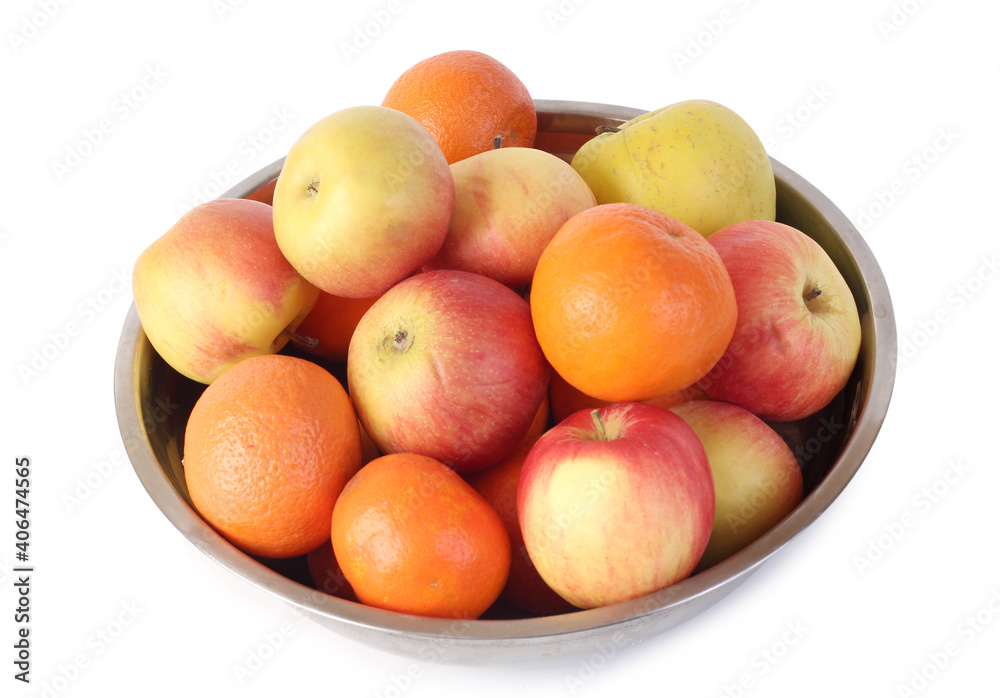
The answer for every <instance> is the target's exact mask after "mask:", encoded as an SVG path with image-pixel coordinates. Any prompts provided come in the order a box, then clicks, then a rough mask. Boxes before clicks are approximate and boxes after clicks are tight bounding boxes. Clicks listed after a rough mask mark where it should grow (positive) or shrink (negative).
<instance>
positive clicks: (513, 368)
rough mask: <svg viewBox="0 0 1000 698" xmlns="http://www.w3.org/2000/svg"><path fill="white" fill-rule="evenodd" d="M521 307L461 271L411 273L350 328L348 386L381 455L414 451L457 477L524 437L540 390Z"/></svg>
mask: <svg viewBox="0 0 1000 698" xmlns="http://www.w3.org/2000/svg"><path fill="white" fill-rule="evenodd" d="M548 373H549V368H548V364H547V363H546V362H545V357H544V356H542V350H541V349H539V347H538V342H537V341H536V340H535V333H534V330H533V329H532V325H531V311H530V309H529V308H528V304H527V303H526V302H525V301H524V299H522V298H521V297H520V296H518V295H517V294H516V293H515V292H514V291H512V290H511V289H509V288H507V287H506V286H504V285H503V284H501V283H500V282H499V281H494V280H493V279H490V278H487V277H485V276H480V275H479V274H471V273H469V272H465V271H450V270H440V271H429V272H424V273H422V274H416V275H415V276H412V277H410V278H408V279H406V280H404V281H401V282H400V283H399V284H397V285H396V286H394V287H393V288H391V289H389V291H387V292H386V293H385V295H383V296H382V297H381V298H379V300H378V301H377V302H376V303H375V305H373V306H372V307H371V309H370V310H369V311H368V312H367V313H365V316H364V317H363V318H361V322H360V323H358V327H357V329H356V330H355V331H354V336H353V337H352V338H351V346H350V349H349V351H348V356H347V380H348V386H349V390H350V393H351V397H352V398H353V400H354V404H355V406H356V407H357V410H358V416H359V417H360V419H361V423H362V425H364V428H365V431H367V432H368V434H369V435H370V436H371V437H372V440H373V441H374V442H375V443H376V445H377V446H378V448H379V450H380V451H382V452H383V453H420V454H423V455H425V456H430V457H432V458H436V459H437V460H440V461H442V462H444V463H446V464H448V465H449V466H451V467H452V468H454V469H455V470H457V471H458V472H461V473H466V472H472V471H474V470H479V469H482V468H486V467H489V466H491V465H493V464H494V463H497V462H498V461H500V460H501V459H502V458H504V457H506V456H507V455H508V454H509V453H510V452H511V451H513V450H514V448H515V447H516V446H517V444H518V443H520V441H521V439H523V438H524V436H525V434H527V433H528V429H529V427H530V425H531V423H532V421H533V420H534V418H535V416H536V414H537V413H538V409H539V405H540V404H541V402H542V399H543V398H544V396H545V391H546V388H547V387H548Z"/></svg>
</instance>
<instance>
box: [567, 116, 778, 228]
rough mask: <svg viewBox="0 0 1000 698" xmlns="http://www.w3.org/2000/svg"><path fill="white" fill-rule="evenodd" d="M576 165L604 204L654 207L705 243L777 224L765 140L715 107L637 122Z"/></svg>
mask: <svg viewBox="0 0 1000 698" xmlns="http://www.w3.org/2000/svg"><path fill="white" fill-rule="evenodd" d="M572 165H573V168H574V169H575V170H576V171H577V172H579V173H580V175H581V176H582V177H583V179H584V180H585V181H586V182H587V184H588V185H590V188H591V189H592V190H593V192H594V195H595V196H596V198H597V203H598V204H608V203H633V204H642V205H644V206H649V207H651V208H655V209H658V210H660V211H662V212H663V213H665V214H667V215H668V216H671V217H673V218H676V219H678V220H680V221H681V222H683V223H686V224H687V225H689V226H691V227H692V228H694V229H695V230H697V231H698V232H699V233H701V234H702V235H705V236H708V235H710V234H712V233H714V232H715V231H716V230H718V229H719V228H723V227H725V226H727V225H729V224H731V223H736V222H738V221H743V220H750V219H757V220H774V218H775V185H774V172H773V170H772V168H771V160H770V158H769V157H768V155H767V152H766V151H765V149H764V146H763V144H762V143H761V141H760V138H758V136H757V134H756V133H755V132H754V130H753V129H752V128H751V127H750V125H749V124H747V123H746V122H745V121H744V120H743V119H742V118H741V117H740V116H739V115H738V114H736V113H735V112H734V111H732V110H731V109H729V108H727V107H725V106H723V105H721V104H717V103H716V102H711V101H707V100H688V101H684V102H678V103H676V104H672V105H670V106H666V107H663V108H661V109H657V110H655V111H651V112H648V113H646V114H643V115H641V116H637V117H636V118H634V119H632V120H630V121H626V122H625V123H623V124H622V125H621V126H620V127H618V128H617V129H615V130H609V131H605V132H603V133H600V134H598V135H597V136H595V137H594V138H592V139H590V140H589V141H587V142H586V143H584V144H583V146H582V147H581V148H580V149H579V150H578V151H577V153H576V155H574V157H573V160H572Z"/></svg>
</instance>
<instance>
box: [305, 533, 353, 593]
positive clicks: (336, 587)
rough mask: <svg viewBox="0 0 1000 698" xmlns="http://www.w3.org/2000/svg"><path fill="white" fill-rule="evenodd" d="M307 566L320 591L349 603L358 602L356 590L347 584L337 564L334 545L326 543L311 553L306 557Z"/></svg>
mask: <svg viewBox="0 0 1000 698" xmlns="http://www.w3.org/2000/svg"><path fill="white" fill-rule="evenodd" d="M306 566H307V567H308V568H309V576H310V577H311V578H312V581H313V584H315V585H316V588H317V589H318V590H319V591H322V592H323V593H325V594H330V596H338V597H340V598H342V599H348V600H349V601H357V600H358V597H357V596H355V594H354V590H353V589H351V585H350V584H349V583H348V582H347V577H345V576H344V573H343V572H342V571H341V569H340V565H339V564H338V563H337V557H336V556H335V555H334V554H333V544H332V543H330V541H326V542H325V543H323V544H322V545H320V546H319V547H318V548H315V549H314V550H311V551H309V554H308V555H306Z"/></svg>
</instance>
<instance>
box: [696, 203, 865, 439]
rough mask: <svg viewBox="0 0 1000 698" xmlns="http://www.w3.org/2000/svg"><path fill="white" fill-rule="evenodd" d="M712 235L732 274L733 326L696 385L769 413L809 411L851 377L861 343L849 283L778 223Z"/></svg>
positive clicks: (811, 244) (815, 246)
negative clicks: (725, 344) (723, 346)
mask: <svg viewBox="0 0 1000 698" xmlns="http://www.w3.org/2000/svg"><path fill="white" fill-rule="evenodd" d="M708 242H709V243H710V244H711V245H712V247H714V248H715V249H716V251H717V252H718V253H719V256H720V257H721V258H722V262H723V264H725V267H726V270H727V271H728V272H729V277H730V279H732V282H733V290H734V291H735V293H736V308H737V314H736V330H735V332H734V334H733V338H732V340H731V341H730V343H729V346H728V348H727V349H726V352H725V353H724V354H723V355H722V358H720V359H719V361H718V362H717V363H716V365H715V366H714V367H713V368H712V369H711V370H710V371H709V372H708V373H707V374H706V375H705V376H704V377H703V378H702V379H701V380H700V381H699V385H700V386H701V387H702V389H704V390H705V392H706V393H707V394H708V396H709V397H710V398H712V399H713V400H722V401H725V402H732V403H734V404H737V405H740V406H741V407H744V408H746V409H748V410H750V411H751V412H753V413H754V414H756V415H757V416H758V417H760V418H761V419H764V420H766V421H774V422H788V421H794V420H797V419H802V418H804V417H808V416H809V415H812V414H815V413H816V412H818V411H819V410H820V409H822V408H823V407H825V406H826V405H827V404H829V402H830V401H831V400H833V398H834V397H836V395H837V393H839V392H840V391H841V390H842V389H843V388H844V386H845V385H846V384H847V381H848V379H849V378H850V375H851V372H852V371H853V370H854V365H855V363H856V362H857V359H858V353H859V351H860V349H861V321H860V318H859V316H858V307H857V303H856V302H855V299H854V295H853V294H852V293H851V289H850V287H849V286H848V284H847V281H846V280H845V279H844V277H843V275H842V274H841V273H840V270H839V269H838V268H837V265H836V264H835V263H834V262H833V260H832V259H831V258H830V256H829V255H828V254H827V253H826V250H824V249H823V248H822V247H821V246H820V245H819V243H817V242H816V241H815V240H813V239H812V238H810V237H809V236H808V235H806V234H805V233H803V232H802V231H800V230H798V229H797V228H793V227H792V226H789V225H786V224H784V223H776V222H774V221H743V222H741V223H734V224H733V225H731V226H727V227H725V228H723V229H722V230H719V231H718V232H716V233H713V234H712V235H710V236H709V237H708Z"/></svg>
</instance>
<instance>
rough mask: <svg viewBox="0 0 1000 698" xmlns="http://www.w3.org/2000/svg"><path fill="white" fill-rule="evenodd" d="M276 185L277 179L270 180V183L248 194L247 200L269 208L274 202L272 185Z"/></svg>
mask: <svg viewBox="0 0 1000 698" xmlns="http://www.w3.org/2000/svg"><path fill="white" fill-rule="evenodd" d="M277 183H278V180H277V179H272V180H271V181H270V182H268V183H267V184H265V185H264V186H262V187H260V188H259V189H257V190H256V191H254V192H253V193H252V194H250V196H248V197H247V198H248V199H250V200H251V201H259V202H261V203H262V204H267V205H268V206H270V205H271V204H272V203H273V202H274V185H276V184H277Z"/></svg>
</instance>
